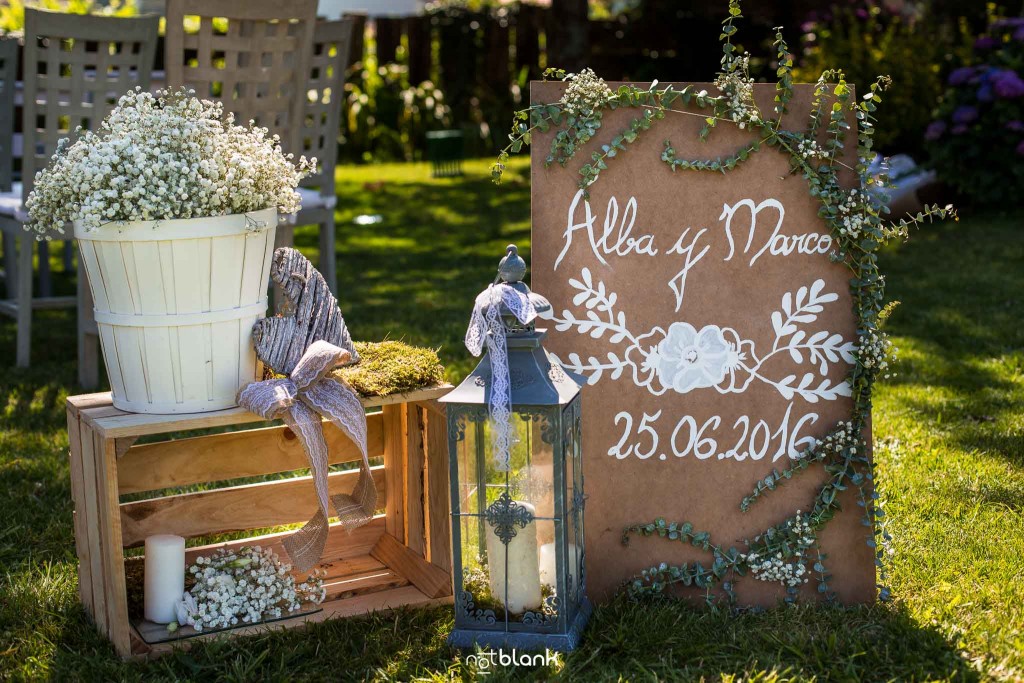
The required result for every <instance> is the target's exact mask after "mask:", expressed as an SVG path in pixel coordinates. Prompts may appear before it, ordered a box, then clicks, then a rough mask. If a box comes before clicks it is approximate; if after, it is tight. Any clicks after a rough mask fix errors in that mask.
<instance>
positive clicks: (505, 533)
mask: <svg viewBox="0 0 1024 683" xmlns="http://www.w3.org/2000/svg"><path fill="white" fill-rule="evenodd" d="M557 415H558V413H557V409H542V411H541V412H533V411H526V412H521V413H520V412H517V413H513V415H512V417H511V420H510V428H511V432H512V448H511V451H510V462H509V466H508V467H507V468H505V467H501V466H500V465H499V464H498V463H497V462H496V459H495V458H494V451H493V446H492V441H491V439H492V428H493V427H492V425H491V423H490V421H488V420H482V419H481V420H474V419H469V420H467V421H466V423H465V430H464V436H463V438H462V439H460V440H458V442H457V443H458V445H457V462H458V498H459V511H460V521H459V524H460V536H461V553H460V557H461V561H462V580H463V591H464V593H466V595H465V596H464V598H463V600H462V601H461V602H462V606H463V607H465V609H464V610H463V614H462V616H463V618H468V619H470V620H471V621H476V622H478V623H477V624H476V625H477V626H478V627H480V626H483V627H487V626H491V627H497V628H503V627H505V626H506V625H508V624H515V623H519V624H522V625H524V626H525V625H529V626H530V627H537V626H541V627H543V626H545V625H546V624H549V623H550V624H553V623H554V620H556V619H557V607H556V605H557V604H558V602H560V601H556V600H554V599H553V597H554V593H555V590H556V587H557V581H555V580H554V579H553V577H554V576H555V575H556V566H555V558H556V554H555V552H554V547H555V546H554V543H555V538H556V525H555V523H554V516H555V492H554V488H553V485H554V476H555V473H554V467H555V466H556V462H555V458H554V447H553V445H552V443H550V442H551V441H553V440H554V439H555V436H556V435H557V429H556V427H555V426H554V423H553V422H552V419H553V418H554V419H557ZM504 541H507V543H505V542H504ZM549 544H550V546H551V547H549V548H547V549H546V550H545V551H544V552H543V553H542V548H543V547H544V546H546V545H549ZM545 562H546V563H548V564H547V565H545V564H544V563H545ZM542 573H545V575H550V576H552V581H551V584H550V585H547V586H546V585H544V583H543V582H542V580H541V574H542ZM506 577H508V581H507V582H506V580H505V578H506ZM470 604H471V605H472V606H470ZM506 605H507V606H508V609H507V610H506ZM491 619H493V620H494V622H493V624H492V623H491Z"/></svg>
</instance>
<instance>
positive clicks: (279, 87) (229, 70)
mask: <svg viewBox="0 0 1024 683" xmlns="http://www.w3.org/2000/svg"><path fill="white" fill-rule="evenodd" d="M316 7H317V0H167V24H166V39H167V42H166V46H167V47H166V52H165V57H164V61H165V63H166V69H167V84H168V85H169V86H170V87H172V88H175V87H178V86H182V85H184V86H188V87H190V88H193V89H195V91H196V95H197V96H199V97H201V98H204V99H210V98H212V99H216V100H220V101H221V102H222V103H223V105H224V109H225V111H228V112H232V113H234V114H235V119H236V121H237V122H238V123H241V124H245V123H248V122H249V121H250V120H255V121H256V123H257V125H260V126H264V127H266V128H268V129H270V132H271V134H274V133H276V134H277V135H280V136H281V146H282V147H283V148H284V150H285V151H286V152H294V151H296V149H298V140H299V125H298V124H299V122H300V121H301V120H302V110H303V106H304V100H305V97H304V96H303V93H304V91H305V87H306V80H307V78H308V74H309V60H310V53H311V51H312V44H313V26H314V24H315V23H316ZM195 17H198V31H196V32H193V31H186V22H187V23H188V24H190V25H191V27H192V28H194V27H195V26H196V21H195V19H194V18H195Z"/></svg>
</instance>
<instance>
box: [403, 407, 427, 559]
mask: <svg viewBox="0 0 1024 683" xmlns="http://www.w3.org/2000/svg"><path fill="white" fill-rule="evenodd" d="M425 463H426V454H425V453H424V452H423V411H422V409H421V408H419V407H418V406H417V405H416V404H410V405H408V406H406V419H405V544H406V545H407V546H409V548H411V549H412V550H413V551H415V552H417V553H419V554H420V555H424V551H425V550H426V529H425V527H424V519H423V467H424V465H425Z"/></svg>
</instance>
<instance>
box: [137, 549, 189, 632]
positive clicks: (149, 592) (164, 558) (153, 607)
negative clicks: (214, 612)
mask: <svg viewBox="0 0 1024 683" xmlns="http://www.w3.org/2000/svg"><path fill="white" fill-rule="evenodd" d="M184 593H185V539H184V538H182V537H181V536H174V535H173V534H157V535H156V536H150V537H148V538H147V539H146V591H145V596H146V599H145V613H146V619H147V620H149V621H152V622H153V623H156V624H169V623H171V622H172V621H174V620H175V619H177V612H176V611H175V609H174V603H176V602H178V601H179V600H181V596H182V595H183V594H184Z"/></svg>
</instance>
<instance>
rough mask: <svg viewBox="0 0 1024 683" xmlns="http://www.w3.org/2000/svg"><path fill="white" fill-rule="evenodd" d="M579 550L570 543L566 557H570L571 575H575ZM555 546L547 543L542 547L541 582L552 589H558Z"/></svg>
mask: <svg viewBox="0 0 1024 683" xmlns="http://www.w3.org/2000/svg"><path fill="white" fill-rule="evenodd" d="M577 552H578V551H577V549H576V544H575V543H570V544H569V546H568V547H567V548H566V555H567V556H568V557H569V573H570V574H574V573H575V571H576V570H575V567H576V558H577V555H576V553H577ZM555 562H556V557H555V544H554V543H545V544H544V545H542V546H541V547H540V582H541V583H542V584H544V585H545V586H551V587H552V588H557V587H558V571H557V569H556V566H557V565H556V563H555Z"/></svg>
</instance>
